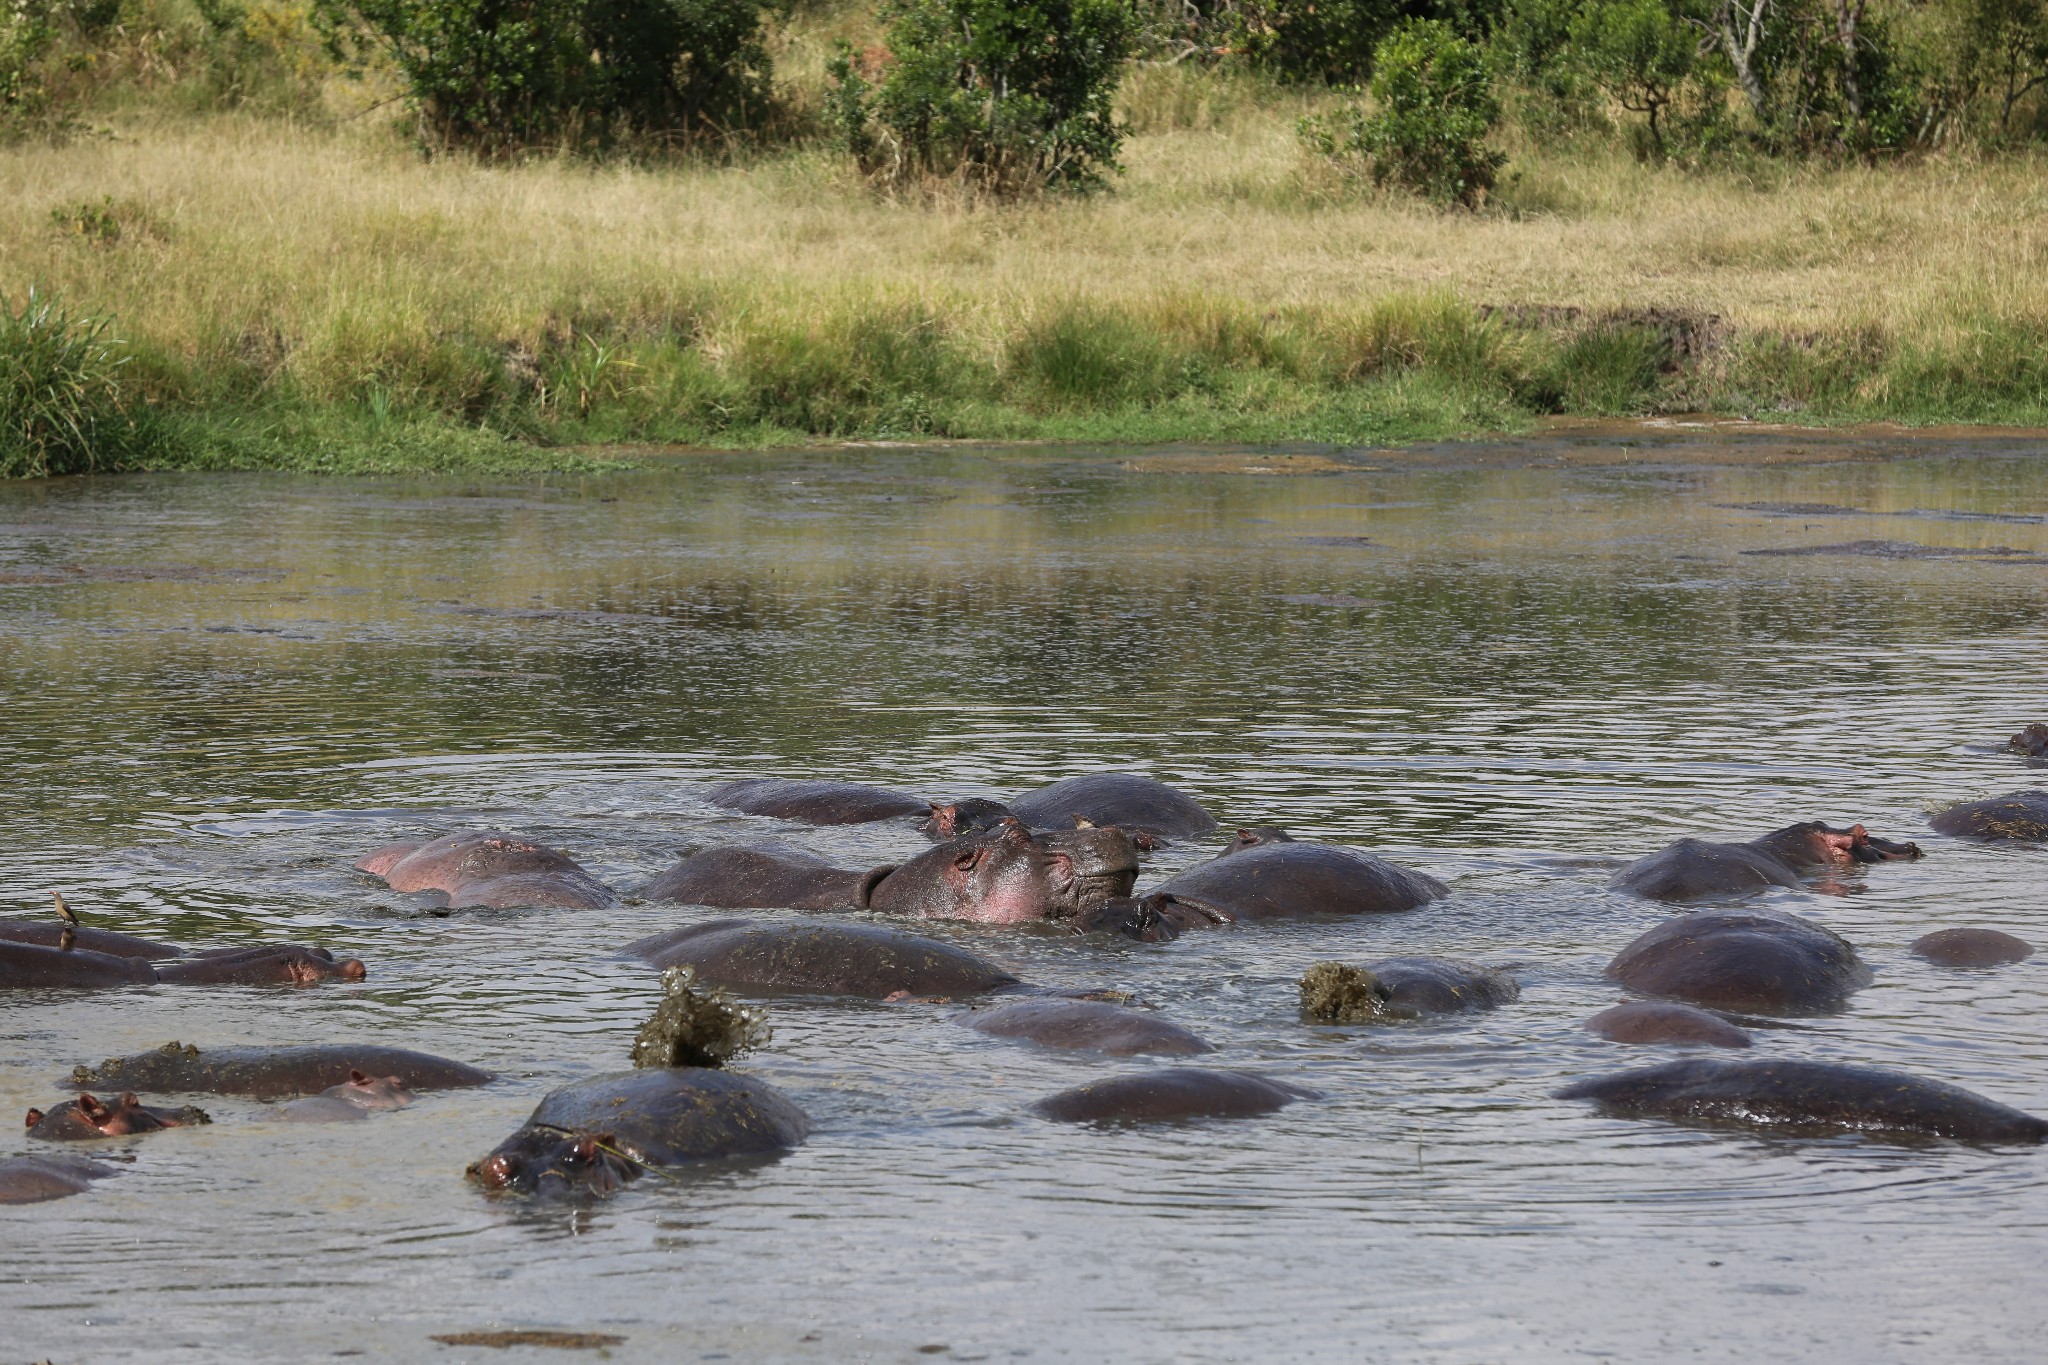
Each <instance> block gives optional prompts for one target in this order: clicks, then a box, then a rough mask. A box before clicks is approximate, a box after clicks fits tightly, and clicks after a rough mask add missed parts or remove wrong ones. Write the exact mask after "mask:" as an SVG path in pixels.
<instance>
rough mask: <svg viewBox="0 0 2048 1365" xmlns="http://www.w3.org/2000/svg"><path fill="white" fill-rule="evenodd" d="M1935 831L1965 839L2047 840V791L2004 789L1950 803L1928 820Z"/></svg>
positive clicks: (2037, 789)
mask: <svg viewBox="0 0 2048 1365" xmlns="http://www.w3.org/2000/svg"><path fill="white" fill-rule="evenodd" d="M1927 823H1928V824H1930V825H1933V826H1934V829H1935V832H1936V833H1937V834H1951V835H1955V836H1957V837H1959V838H1967V839H2018V840H2022V841H2027V842H2039V841H2041V840H2048V791H2042V790H2040V789H2039V788H2035V789H2033V790H2030V791H2019V792H2007V793H2006V794H2005V795H2003V796H1989V797H1986V798H1985V799H1984V800H1982V801H1965V802H1963V803H1962V804H1961V805H1957V806H1950V807H1949V808H1948V809H1947V810H1945V811H1942V812H1940V813H1939V814H1937V815H1935V817H1934V818H1933V819H1931V820H1929V821H1928V822H1927Z"/></svg>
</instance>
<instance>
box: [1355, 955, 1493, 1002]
mask: <svg viewBox="0 0 2048 1365" xmlns="http://www.w3.org/2000/svg"><path fill="white" fill-rule="evenodd" d="M1366 970H1367V971H1369V972H1371V973H1372V974H1373V976H1374V977H1376V978H1377V979H1378V980H1379V983H1380V985H1382V986H1384V987H1385V988H1386V992H1387V996H1386V998H1387V1000H1388V1002H1389V1003H1391V1004H1393V1005H1396V1006H1400V1007H1403V1008H1406V1009H1411V1010H1414V1011H1415V1012H1416V1013H1418V1014H1457V1013H1460V1012H1462V1011H1464V1010H1490V1009H1493V1008H1495V1007H1496V1006H1499V1005H1508V1004H1513V1003H1514V1002H1515V1001H1516V1000H1519V999H1521V997H1522V988H1521V986H1520V985H1518V984H1517V983H1516V981H1515V979H1514V978H1513V977H1511V976H1509V975H1508V974H1507V973H1505V972H1500V971H1496V970H1494V969H1493V968H1491V967H1483V966H1480V965H1479V964H1478V963H1476V962H1456V961H1453V960H1451V959H1450V958H1444V957H1390V958H1388V959H1386V960H1385V961H1384V962H1375V963H1372V964H1370V965H1369V966H1368V967H1367V968H1366Z"/></svg>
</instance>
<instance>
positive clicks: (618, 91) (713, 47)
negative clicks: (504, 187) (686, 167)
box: [316, 0, 770, 156]
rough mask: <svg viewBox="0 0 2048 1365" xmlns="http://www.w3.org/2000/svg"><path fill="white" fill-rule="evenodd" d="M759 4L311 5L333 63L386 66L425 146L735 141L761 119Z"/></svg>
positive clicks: (355, 1) (376, 0)
mask: <svg viewBox="0 0 2048 1365" xmlns="http://www.w3.org/2000/svg"><path fill="white" fill-rule="evenodd" d="M764 7H765V0H316V16H317V18H318V21H319V23H320V25H321V27H322V30H323V32H324V33H325V34H326V35H327V37H328V41H329V43H330V48H331V50H332V51H333V53H334V54H335V55H336V57H337V58H338V59H341V60H343V61H345V62H348V63H350V65H351V69H353V70H356V71H358V72H360V71H361V70H363V69H364V68H365V67H366V66H367V65H368V64H370V63H371V62H372V61H373V60H375V59H377V58H379V57H381V58H383V59H387V60H389V61H390V62H391V63H392V64H393V65H394V66H395V67H396V68H397V69H398V71H399V73H400V74H401V75H402V76H403V78H404V80H405V83H406V89H407V96H408V99H409V101H410V103H411V106H412V109H413V112H414V113H415V115H416V116H417V117H418V119H419V122H420V131H421V134H422V138H423V140H424V141H425V142H427V143H428V144H429V145H431V146H436V147H451V148H460V149H463V150H468V151H473V152H476V153H479V154H481V155H485V156H502V155H506V154H509V153H514V152H518V151H521V150H525V149H529V148H536V147H543V148H549V147H576V148H592V147H602V146H607V145H612V144H615V143H618V142H620V141H657V142H672V143H682V144H691V143H699V142H702V141H704V140H706V139H730V138H731V137H733V136H734V135H736V134H738V133H740V132H743V131H745V130H747V129H749V128H751V127H754V126H756V125H758V124H759V123H760V121H761V120H762V119H763V118H764V116H765V115H766V113H767V112H768V109H769V105H770V100H769V93H768V92H769V74H770V62H769V58H768V53H767V49H766V48H765V47H764V46H763V44H762V39H761V16H762V11H763V9H764Z"/></svg>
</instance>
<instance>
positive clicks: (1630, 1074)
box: [1557, 1057, 2048, 1142]
mask: <svg viewBox="0 0 2048 1365" xmlns="http://www.w3.org/2000/svg"><path fill="white" fill-rule="evenodd" d="M1557 1098H1559V1099H1566V1100H1593V1101H1595V1102H1597V1103H1598V1104H1600V1105H1601V1106H1602V1107H1603V1108H1605V1109H1607V1110H1609V1111H1610V1112H1613V1113H1618V1114H1624V1115H1628V1116H1630V1117H1640V1118H1666V1119H1679V1120H1687V1121H1692V1122H1698V1123H1736V1124H1745V1125H1749V1126H1753V1127H1760V1128H1793V1129H1827V1130H1841V1129H1850V1130H1861V1131H1865V1132H1874V1133H1880V1134H1882V1133H1897V1134H1909V1133H1920V1134H1927V1135H1930V1136H1934V1137H1946V1138H1956V1139H1959V1140H1961V1141H1964V1142H2040V1141H2043V1140H2044V1139H2048V1120H2044V1119H2038V1118H2035V1117H2034V1116H2033V1115H2032V1114H2026V1113H2022V1112H2021V1111H2019V1110H2017V1109H2010V1108H2007V1107H2006V1106H2005V1105H2002V1104H1998V1103H1995V1102H1994V1101H1991V1100H1988V1099H1985V1098H1984V1097H1983V1096H1982V1095H1977V1094H1973V1093H1972V1092H1970V1091H1968V1090H1965V1089H1963V1088H1962V1087H1961V1086H1955V1085H1949V1084H1947V1083H1946V1082H1943V1081H1927V1080H1921V1079H1920V1078H1919V1077H1917V1076H1908V1075H1905V1074H1903V1073H1902V1072H1897V1071H1883V1070H1880V1069H1878V1068H1877V1067H1871V1066H1844V1065H1841V1064H1839V1063H1835V1062H1806V1061H1793V1060H1789V1059H1785V1058H1758V1059H1755V1060H1751V1059H1744V1060H1741V1061H1730V1060H1725V1059H1720V1058H1707V1057H1691V1058H1687V1059H1685V1060H1684V1061H1677V1062H1665V1063H1664V1064H1663V1065H1661V1066H1649V1067H1643V1068H1641V1069H1640V1070H1636V1071H1624V1072H1621V1073H1619V1074H1618V1075H1613V1076H1598V1077H1595V1078H1593V1079H1592V1080H1587V1081H1579V1082H1576V1083H1574V1084H1572V1085H1568V1086H1566V1087H1565V1088H1564V1089H1562V1090H1559V1091H1558V1092H1557Z"/></svg>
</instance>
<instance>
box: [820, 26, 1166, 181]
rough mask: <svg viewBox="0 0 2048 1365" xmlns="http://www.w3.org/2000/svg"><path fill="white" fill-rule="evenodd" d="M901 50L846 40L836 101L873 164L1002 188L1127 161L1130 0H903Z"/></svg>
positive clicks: (868, 165)
mask: <svg viewBox="0 0 2048 1365" xmlns="http://www.w3.org/2000/svg"><path fill="white" fill-rule="evenodd" d="M886 17H887V19H888V23H889V29H888V48H889V56H890V60H889V61H888V63H887V64H886V65H885V66H884V67H883V68H882V69H880V70H879V71H876V70H873V69H869V70H862V69H861V68H860V67H859V66H857V65H856V62H855V59H854V54H853V52H852V50H851V49H850V48H842V49H841V50H840V53H839V55H838V57H837V58H835V59H834V61H833V62H832V64H831V66H830V68H829V70H830V73H831V75H832V78H833V81H834V82H835V86H834V89H833V91H832V92H831V96H830V101H829V105H828V108H829V112H830V116H831V119H832V122H833V124H834V125H835V128H836V130H837V132H838V135H839V138H840V141H841V143H842V145H843V146H844V147H845V148H846V150H847V151H848V152H850V153H851V154H852V155H853V157H854V159H855V160H856V162H858V164H859V165H860V167H861V169H862V170H863V171H865V172H866V173H867V174H869V175H871V176H873V177H875V178H876V179H878V180H880V181H883V182H885V183H890V184H923V183H930V182H933V181H942V180H952V181H957V182H961V183H965V184H968V185H971V186H973V187H975V188H978V189H983V190H987V191H992V192H995V193H999V194H1016V193H1028V192H1034V191H1037V190H1040V189H1044V188H1047V187H1068V188H1086V187H1089V186H1093V185H1097V184H1099V183H1101V181H1102V179H1103V176H1104V175H1105V174H1106V173H1107V172H1110V171H1114V170H1116V169H1118V167H1117V161H1116V155H1117V151H1118V149H1119V147H1120V146H1121V145H1122V142H1123V130H1122V129H1121V128H1120V127H1118V125H1117V123H1116V120H1115V119H1114V118H1113V117H1112V116H1111V112H1110V101H1111V100H1112V98H1113V97H1114V96H1115V94H1116V87H1117V82H1118V80H1119V79H1120V78H1121V75H1122V69H1123V63H1124V60H1125V58H1127V57H1128V56H1129V55H1130V53H1131V49H1132V44H1133V43H1134V41H1135V39H1136V34H1137V15H1136V12H1135V11H1134V10H1133V8H1132V7H1131V5H1130V4H1129V0H894V3H893V4H892V5H891V6H890V8H889V9H888V10H887V11H886Z"/></svg>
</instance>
